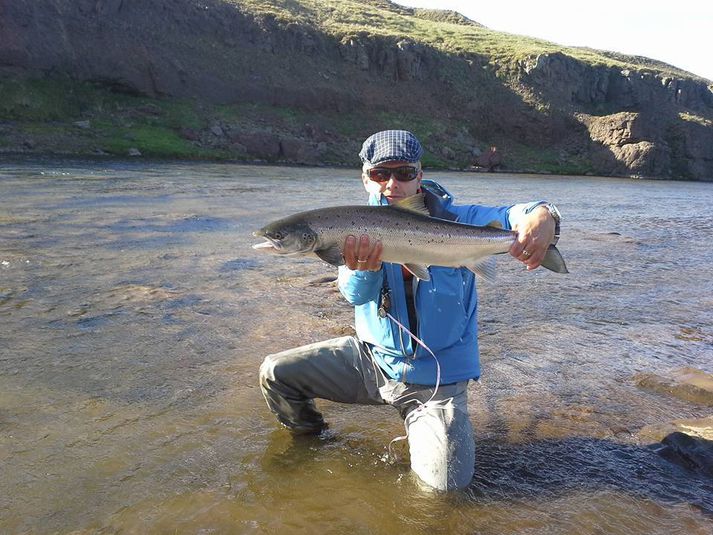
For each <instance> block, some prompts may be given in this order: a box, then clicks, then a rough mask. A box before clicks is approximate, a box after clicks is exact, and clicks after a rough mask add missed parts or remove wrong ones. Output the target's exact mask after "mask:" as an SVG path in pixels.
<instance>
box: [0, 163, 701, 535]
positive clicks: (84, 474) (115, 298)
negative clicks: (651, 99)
mask: <svg viewBox="0 0 713 535" xmlns="http://www.w3.org/2000/svg"><path fill="white" fill-rule="evenodd" d="M430 178H438V179H439V180H440V181H441V182H442V183H443V185H445V186H446V187H447V188H448V189H450V190H451V191H452V192H453V193H454V194H456V196H457V198H458V199H459V200H460V201H461V202H473V203H475V202H481V203H483V204H507V203H509V202H514V201H523V200H531V199H539V198H546V199H549V200H552V201H554V202H555V203H557V205H558V206H559V207H560V208H561V210H562V212H563V213H564V217H565V219H564V223H563V237H562V240H561V241H560V245H559V248H560V249H561V251H562V253H563V255H564V256H565V258H566V260H567V263H568V266H569V268H570V271H571V272H572V273H571V275H569V276H557V275H554V274H552V273H548V272H540V271H538V272H535V273H525V272H524V271H523V270H522V269H520V268H519V267H518V266H517V265H515V263H514V262H508V261H507V259H506V258H500V259H499V260H498V266H499V270H500V273H499V277H498V281H497V282H496V283H495V284H493V285H487V286H483V287H482V288H481V289H480V300H481V305H480V306H481V308H480V323H481V350H482V353H483V355H482V360H483V368H484V375H483V378H482V380H481V381H480V382H478V383H477V384H473V385H471V388H470V406H471V418H472V420H473V423H474V426H475V429H476V437H477V441H478V443H477V453H476V455H477V468H476V476H475V478H474V480H473V483H472V485H471V487H470V488H469V489H468V490H467V491H466V492H463V493H455V494H451V495H439V494H435V493H432V492H429V491H427V490H424V489H422V488H421V487H420V485H419V484H418V482H417V481H415V480H414V478H413V477H412V476H411V475H410V473H409V469H408V465H407V463H405V461H403V460H401V461H399V462H395V463H394V462H387V461H386V460H385V459H386V457H385V455H384V453H385V449H386V445H387V444H388V443H389V441H390V440H391V439H392V438H394V437H395V436H397V435H400V434H402V432H403V428H402V424H401V422H400V420H399V418H398V415H397V414H396V411H394V410H393V409H391V408H390V407H355V406H341V405H337V404H333V403H328V402H324V403H322V404H321V407H322V408H323V409H324V412H325V415H326V417H327V419H328V421H329V423H330V431H329V433H327V434H326V436H323V437H320V438H308V439H305V438H303V439H299V440H298V439H293V438H291V437H290V435H289V434H288V433H287V432H286V431H284V430H282V429H280V428H279V427H278V426H277V424H276V421H275V419H274V418H273V416H272V415H271V414H270V413H269V412H268V410H267V408H266V407H265V404H264V402H263V400H262V396H261V394H260V391H259V388H258V387H257V369H258V366H259V364H260V362H261V361H262V358H263V357H264V356H265V355H266V354H269V353H272V352H276V351H280V350H283V349H287V348H289V347H292V346H296V345H301V344H304V343H308V342H314V341H318V340H323V339H326V338H332V337H336V336H344V335H345V334H351V333H352V332H353V330H352V329H353V328H352V322H353V319H352V309H351V307H350V306H349V305H348V304H346V303H345V302H344V300H343V299H342V298H341V297H340V295H339V293H338V291H337V289H336V286H335V283H334V276H335V270H334V268H332V267H331V266H328V265H326V264H323V263H320V262H318V261H315V260H311V259H300V258H292V259H274V258H272V257H270V256H269V255H266V254H261V253H260V252H259V251H254V250H252V249H251V245H252V244H253V243H255V240H256V239H255V238H253V237H252V236H251V233H252V231H253V230H255V229H257V228H259V227H260V226H262V225H263V224H265V223H266V222H268V221H270V220H272V219H275V218H277V217H280V216H282V215H285V214H288V213H292V212H296V211H299V210H304V209H309V208H314V207H320V206H329V205H335V204H360V203H362V202H364V194H363V189H362V186H361V184H360V181H359V180H358V178H357V171H355V170H345V169H324V168H319V169H312V168H275V167H260V166H238V165H230V164H192V163H153V164H152V163H137V162H89V161H87V162H85V161H74V160H73V161H54V160H44V161H39V162H38V161H36V160H33V161H29V160H28V161H25V162H22V161H20V162H16V163H13V164H5V165H3V166H2V167H0V321H2V325H3V326H2V329H1V330H0V463H2V466H3V476H2V478H0V531H2V532H3V533H19V532H32V533H55V532H60V533H67V532H72V531H77V532H81V533H84V532H87V533H89V532H100V533H114V532H120V533H146V532H161V533H163V532H188V533H195V532H221V533H223V532H224V533H345V534H352V533H386V534H389V533H402V532H404V531H406V530H410V531H413V532H417V533H456V534H459V533H463V534H470V533H484V534H489V533H492V534H496V533H497V534H503V533H524V532H527V533H575V532H576V533H583V534H587V533H592V534H594V533H622V534H630V533H639V534H649V533H658V534H669V533H676V532H680V533H683V532H685V533H692V534H697V533H701V534H703V533H709V532H710V520H711V515H713V483H712V482H711V481H710V480H705V479H703V478H702V476H699V475H695V474H693V473H689V472H687V471H685V470H684V469H683V468H680V467H677V466H674V465H672V464H669V463H667V462H666V461H664V460H663V459H661V458H659V457H658V456H657V455H656V454H654V453H653V452H652V451H651V450H650V449H648V448H646V444H645V443H642V442H641V440H639V439H638V438H637V434H636V433H637V431H638V430H639V429H640V428H642V427H643V426H645V425H648V424H654V423H659V422H666V421H670V420H672V419H678V418H687V417H701V416H704V415H706V411H705V409H704V408H703V407H697V406H695V405H690V404H687V403H684V402H681V401H677V400H675V399H673V398H669V397H667V396H662V395H659V394H653V393H649V392H645V391H642V390H639V389H637V388H636V386H635V385H634V382H633V380H632V377H633V375H634V374H635V373H638V372H642V371H646V372H661V373H666V372H667V371H669V370H671V369H674V368H679V367H682V366H694V367H697V368H700V369H703V370H705V371H708V372H713V361H712V359H711V354H712V352H713V328H712V327H711V323H710V321H709V315H710V311H711V310H712V309H713V297H711V296H713V277H711V275H712V273H711V268H710V266H711V265H713V253H711V250H710V247H708V245H707V242H706V241H705V240H701V235H703V234H705V233H706V232H708V233H710V231H712V230H713V223H712V222H711V221H712V220H711V219H710V217H708V216H707V215H706V216H705V217H704V216H702V214H709V211H710V208H709V207H710V206H711V204H713V188H712V187H711V185H710V184H693V183H673V182H648V181H633V180H612V179H597V178H567V177H541V176H540V177H525V176H508V175H503V174H497V175H475V174H459V173H434V174H433V175H432V176H430ZM400 453H401V456H402V459H405V458H407V451H405V449H403V447H402V449H401V450H400Z"/></svg>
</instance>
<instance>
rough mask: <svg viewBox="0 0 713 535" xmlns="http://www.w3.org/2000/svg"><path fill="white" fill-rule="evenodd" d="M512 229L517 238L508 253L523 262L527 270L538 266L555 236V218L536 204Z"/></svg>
mask: <svg viewBox="0 0 713 535" xmlns="http://www.w3.org/2000/svg"><path fill="white" fill-rule="evenodd" d="M514 230H516V231H517V240H515V243H513V244H512V247H510V254H511V255H512V256H514V257H515V258H517V259H518V260H519V261H520V262H522V263H523V264H525V265H526V266H527V269H528V271H530V270H533V269H536V268H538V267H539V266H540V264H541V263H542V260H544V258H545V254H546V253H547V249H548V247H549V246H550V244H551V243H552V240H553V239H554V237H555V220H554V218H553V217H552V215H551V214H550V212H549V210H548V209H547V208H545V207H544V206H538V207H537V208H535V209H534V210H533V211H532V212H530V213H529V214H526V215H525V216H524V217H523V219H522V220H521V221H520V222H519V223H518V225H517V226H516V227H515V229H514Z"/></svg>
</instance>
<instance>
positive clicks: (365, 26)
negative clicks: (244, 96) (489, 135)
mask: <svg viewBox="0 0 713 535" xmlns="http://www.w3.org/2000/svg"><path fill="white" fill-rule="evenodd" d="M226 1H229V2H232V3H233V4H235V5H236V7H237V8H238V9H241V10H243V11H247V12H250V13H254V14H258V15H271V16H273V17H274V18H276V19H277V20H279V21H281V22H283V23H297V24H300V25H307V26H315V25H316V26H318V27H319V28H321V29H322V30H323V31H325V32H326V33H327V34H329V35H332V36H334V37H335V38H337V39H342V40H345V39H349V38H351V37H359V36H367V37H368V36H371V35H380V36H390V37H408V38H409V39H412V40H416V41H417V42H420V43H423V44H425V45H428V46H431V47H433V48H435V49H437V50H440V51H443V52H446V53H448V54H454V55H460V54H469V55H470V54H476V55H482V56H484V57H487V58H489V62H490V64H491V66H492V68H493V71H494V72H496V73H497V75H498V77H500V78H501V79H504V80H506V79H508V75H509V74H510V73H511V72H512V71H513V69H514V66H515V65H516V63H517V62H518V61H521V60H524V59H526V58H528V57H533V56H536V55H537V54H541V53H544V52H558V51H559V52H564V53H567V54H568V55H571V56H574V57H577V58H580V59H582V60H583V61H585V62H587V63H591V64H594V65H606V66H616V67H620V68H629V69H636V70H652V68H653V70H655V71H656V72H665V73H667V74H670V75H676V76H678V77H689V75H687V74H686V73H683V72H682V71H678V70H676V69H673V68H671V67H669V66H666V65H664V64H657V63H656V62H653V61H652V60H646V59H644V58H629V57H626V56H619V55H613V54H605V53H600V52H597V51H593V50H587V49H578V48H565V47H560V46H558V45H555V44H552V43H548V42H545V41H540V40H536V39H532V38H528V37H521V36H517V35H511V34H504V33H500V32H494V31H491V30H489V29H487V28H484V27H482V26H480V25H478V24H476V23H470V22H469V21H467V19H464V18H463V17H460V16H458V15H456V14H453V13H450V12H434V11H427V10H412V9H408V8H402V7H400V6H396V5H393V4H389V3H388V2H383V1H380V0H371V1H368V2H364V1H360V2H355V1H351V0H332V1H324V0H299V1H296V0H271V1H256V0H241V1H240V2H238V1H237V0H226ZM667 69H670V70H667ZM522 96H523V98H524V99H525V100H531V101H532V102H533V105H534V106H542V105H543V104H542V103H537V102H535V101H534V98H533V99H530V98H529V97H528V95H522ZM87 119H88V120H90V123H91V128H88V129H86V128H81V127H80V126H77V125H75V124H74V123H75V122H76V121H80V120H87ZM312 120H314V117H310V116H308V115H307V114H305V113H303V112H300V111H298V110H292V109H278V108H268V107H266V106H261V105H250V104H244V105H235V106H208V105H205V104H200V103H196V102H192V101H181V100H175V99H150V98H145V97H141V96H136V95H126V94H120V93H115V92H113V91H110V90H108V89H106V88H102V87H98V86H94V85H92V84H88V83H77V82H72V81H69V80H56V79H55V80H52V81H48V80H44V81H43V80H28V81H20V80H0V150H2V148H3V146H5V147H10V148H17V147H18V146H19V147H20V148H27V149H31V150H49V151H52V152H71V153H85V154H86V153H92V152H100V151H101V152H108V153H111V154H117V155H125V154H126V153H127V151H128V150H129V149H130V148H134V147H135V148H138V149H139V150H140V151H141V152H142V153H143V154H144V155H147V156H155V157H187V158H238V159H239V158H240V157H241V155H240V154H236V153H235V152H234V151H233V152H229V151H226V150H225V149H224V148H212V147H211V146H210V144H209V143H200V144H199V143H194V142H192V141H189V140H188V139H186V137H185V136H183V135H179V132H181V131H182V130H183V131H185V130H186V129H192V130H195V131H201V130H205V129H208V128H209V127H210V126H211V124H215V123H216V122H220V121H224V122H227V123H231V122H240V123H241V124H242V125H244V126H246V127H250V126H252V127H254V128H255V129H257V130H260V129H263V128H264V127H265V125H270V127H271V128H274V129H276V130H277V131H278V132H279V131H280V130H282V131H284V132H290V131H295V130H297V129H298V128H299V126H300V125H303V124H304V123H305V122H309V121H312ZM324 122H325V124H326V125H327V126H328V127H329V129H330V130H332V131H334V132H336V133H337V134H338V135H339V136H341V137H342V138H343V139H359V138H360V137H362V136H363V135H364V134H365V131H364V125H363V121H360V120H359V118H356V117H351V116H348V115H346V116H342V115H339V116H332V117H325V118H324ZM403 123H404V119H403V118H402V117H400V116H398V115H394V116H390V115H389V114H385V113H381V114H379V115H377V116H375V117H373V118H371V121H370V124H369V127H368V128H369V129H370V130H373V129H378V128H381V127H387V126H392V127H397V128H398V127H403V128H411V129H413V130H414V131H415V132H416V133H417V134H419V135H420V136H423V137H424V138H426V139H428V138H429V137H432V136H434V137H437V136H441V137H444V136H446V135H448V132H452V131H453V130H454V129H455V128H457V127H458V125H457V124H456V123H455V121H452V123H453V124H450V123H448V122H445V121H444V120H441V119H437V118H429V117H423V118H421V122H420V123H419V124H412V123H413V118H411V122H409V124H403ZM366 133H368V132H366ZM18 139H19V141H20V143H19V144H18ZM509 155H510V161H511V163H512V164H513V165H514V166H515V167H520V168H531V169H537V170H541V171H547V172H584V171H587V169H586V168H584V167H580V166H579V164H578V163H577V162H570V163H568V164H567V166H568V167H566V168H563V167H562V166H561V164H560V163H558V161H557V155H555V154H546V153H543V152H542V151H533V150H530V149H528V147H526V146H524V145H523V146H513V147H512V149H511V150H510V151H509ZM352 160H353V155H351V154H350V153H348V152H341V153H340V152H339V151H331V150H330V151H329V152H327V154H326V155H325V158H324V161H325V163H331V164H340V163H348V162H349V163H351V162H352ZM426 163H427V164H430V165H433V166H441V165H446V162H445V161H443V160H441V159H440V158H439V156H438V155H429V157H428V161H427V162H426ZM465 163H466V162H462V164H465Z"/></svg>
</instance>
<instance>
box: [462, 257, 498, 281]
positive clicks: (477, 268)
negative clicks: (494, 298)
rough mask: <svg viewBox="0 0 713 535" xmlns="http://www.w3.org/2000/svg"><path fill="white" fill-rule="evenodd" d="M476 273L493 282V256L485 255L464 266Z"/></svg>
mask: <svg viewBox="0 0 713 535" xmlns="http://www.w3.org/2000/svg"><path fill="white" fill-rule="evenodd" d="M465 267H466V268H468V269H469V270H471V271H472V272H473V273H475V274H476V275H479V276H481V277H483V278H484V279H485V280H486V281H488V282H495V257H494V256H486V257H485V258H481V259H480V260H478V261H477V262H475V263H473V264H471V265H469V266H465Z"/></svg>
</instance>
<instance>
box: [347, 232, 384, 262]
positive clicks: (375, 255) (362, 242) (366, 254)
mask: <svg viewBox="0 0 713 535" xmlns="http://www.w3.org/2000/svg"><path fill="white" fill-rule="evenodd" d="M383 251H384V246H383V245H382V244H381V241H380V240H376V243H375V244H374V246H373V247H372V246H370V245H369V236H367V235H366V234H362V236H361V237H360V238H359V240H358V241H357V239H356V237H354V236H347V239H346V241H345V242H344V263H345V264H346V266H347V267H348V268H349V269H352V270H359V271H379V270H380V269H381V254H382V252H383Z"/></svg>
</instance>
